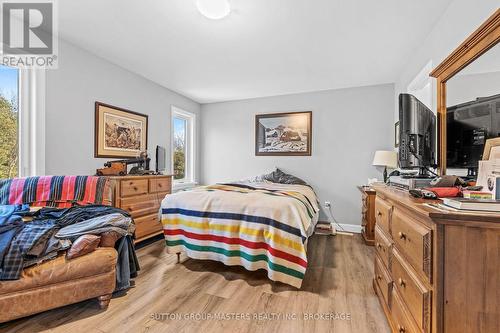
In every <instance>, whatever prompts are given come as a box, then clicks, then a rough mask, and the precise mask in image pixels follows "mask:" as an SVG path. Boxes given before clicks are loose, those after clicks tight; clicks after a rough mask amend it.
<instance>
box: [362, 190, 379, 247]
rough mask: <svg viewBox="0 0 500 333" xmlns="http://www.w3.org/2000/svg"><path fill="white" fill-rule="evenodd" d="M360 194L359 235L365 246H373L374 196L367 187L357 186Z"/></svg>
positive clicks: (374, 193)
mask: <svg viewBox="0 0 500 333" xmlns="http://www.w3.org/2000/svg"><path fill="white" fill-rule="evenodd" d="M358 189H359V190H360V192H361V203H362V205H361V235H362V236H363V239H364V240H365V243H366V245H372V246H373V245H374V244H375V196H376V192H375V190H374V189H372V188H371V187H369V186H358Z"/></svg>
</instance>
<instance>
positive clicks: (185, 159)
mask: <svg viewBox="0 0 500 333" xmlns="http://www.w3.org/2000/svg"><path fill="white" fill-rule="evenodd" d="M194 128H195V115H194V114H192V113H190V112H186V111H184V110H181V109H179V108H177V107H172V131H171V133H172V150H171V151H172V170H173V174H174V186H175V185H177V187H180V186H182V185H187V184H192V183H194V148H195V147H194V142H195V140H194Z"/></svg>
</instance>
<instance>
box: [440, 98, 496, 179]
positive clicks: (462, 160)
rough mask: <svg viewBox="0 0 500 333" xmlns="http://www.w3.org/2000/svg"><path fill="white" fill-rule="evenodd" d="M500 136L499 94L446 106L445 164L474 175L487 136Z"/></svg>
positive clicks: (488, 137)
mask: <svg viewBox="0 0 500 333" xmlns="http://www.w3.org/2000/svg"><path fill="white" fill-rule="evenodd" d="M498 136H500V94H498V95H494V96H490V97H483V98H477V99H476V100H473V101H470V102H466V103H462V104H458V105H454V106H451V107H448V108H446V165H447V167H449V168H457V169H462V168H463V169H469V174H471V173H472V174H474V173H475V171H474V170H476V169H477V168H478V166H479V161H480V160H481V159H482V158H483V151H484V144H485V143H486V140H487V139H490V138H495V137H498Z"/></svg>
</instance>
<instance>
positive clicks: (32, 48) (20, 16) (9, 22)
mask: <svg viewBox="0 0 500 333" xmlns="http://www.w3.org/2000/svg"><path fill="white" fill-rule="evenodd" d="M54 7H55V3H54V2H53V1H52V0H44V1H37V0H31V1H30V2H23V1H15V2H14V1H2V14H1V18H2V24H1V26H2V34H1V36H2V44H1V45H2V59H1V60H2V61H1V63H2V64H3V65H7V66H12V67H21V68H29V67H42V68H55V65H56V64H55V62H56V59H57V56H56V54H55V50H56V47H57V38H56V33H55V32H56V24H55V23H56V22H55V17H54V12H55V11H54V9H55V8H54Z"/></svg>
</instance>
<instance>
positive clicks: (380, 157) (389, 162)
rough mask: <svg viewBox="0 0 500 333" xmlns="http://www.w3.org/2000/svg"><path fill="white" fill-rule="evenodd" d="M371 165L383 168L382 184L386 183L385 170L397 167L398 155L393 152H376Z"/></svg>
mask: <svg viewBox="0 0 500 333" xmlns="http://www.w3.org/2000/svg"><path fill="white" fill-rule="evenodd" d="M372 165H374V166H383V167H384V182H387V168H391V169H396V168H397V167H398V154H397V153H396V152H395V151H394V150H390V151H389V150H377V151H376V152H375V156H374V157H373V163H372Z"/></svg>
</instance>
